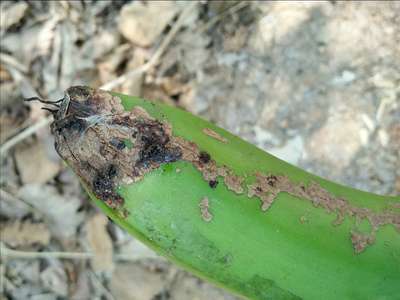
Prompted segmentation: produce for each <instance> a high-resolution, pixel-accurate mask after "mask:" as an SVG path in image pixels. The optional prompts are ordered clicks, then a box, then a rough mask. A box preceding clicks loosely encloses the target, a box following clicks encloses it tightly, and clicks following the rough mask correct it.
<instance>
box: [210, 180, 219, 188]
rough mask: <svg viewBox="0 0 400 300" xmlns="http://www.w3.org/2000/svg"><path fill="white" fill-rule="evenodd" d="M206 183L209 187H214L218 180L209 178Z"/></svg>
mask: <svg viewBox="0 0 400 300" xmlns="http://www.w3.org/2000/svg"><path fill="white" fill-rule="evenodd" d="M208 185H209V186H210V188H212V189H215V188H216V187H217V185H218V181H217V180H210V181H209V182H208Z"/></svg>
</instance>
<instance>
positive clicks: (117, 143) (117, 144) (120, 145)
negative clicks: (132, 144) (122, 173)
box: [110, 138, 126, 150]
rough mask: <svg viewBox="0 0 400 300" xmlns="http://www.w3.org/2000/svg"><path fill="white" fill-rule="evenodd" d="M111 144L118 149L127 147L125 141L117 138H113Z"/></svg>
mask: <svg viewBox="0 0 400 300" xmlns="http://www.w3.org/2000/svg"><path fill="white" fill-rule="evenodd" d="M110 144H111V145H112V146H113V147H114V148H116V149H117V150H123V149H124V148H125V147H126V145H125V143H124V141H122V140H120V139H117V138H112V139H111V141H110Z"/></svg>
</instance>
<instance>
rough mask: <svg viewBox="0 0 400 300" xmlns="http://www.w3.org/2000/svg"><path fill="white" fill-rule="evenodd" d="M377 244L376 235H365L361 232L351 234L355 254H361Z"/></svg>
mask: <svg viewBox="0 0 400 300" xmlns="http://www.w3.org/2000/svg"><path fill="white" fill-rule="evenodd" d="M374 242H375V233H374V234H363V233H359V232H355V231H352V232H351V243H352V244H353V248H354V252H355V253H356V254H359V253H361V252H363V251H364V250H365V248H367V247H368V246H369V245H372V244H373V243H374Z"/></svg>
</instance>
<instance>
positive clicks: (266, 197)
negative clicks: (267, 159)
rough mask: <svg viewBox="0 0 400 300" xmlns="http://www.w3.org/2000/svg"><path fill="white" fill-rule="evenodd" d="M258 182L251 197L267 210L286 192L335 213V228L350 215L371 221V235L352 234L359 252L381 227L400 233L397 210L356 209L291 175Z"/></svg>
mask: <svg viewBox="0 0 400 300" xmlns="http://www.w3.org/2000/svg"><path fill="white" fill-rule="evenodd" d="M255 175H256V181H255V182H254V183H253V184H251V185H248V190H247V195H248V196H249V197H254V196H256V197H258V198H259V199H260V200H261V209H262V210H263V211H266V210H268V208H269V207H270V206H271V205H272V203H273V202H274V200H275V198H276V196H277V195H278V194H279V193H280V192H286V193H288V194H290V195H292V196H295V197H297V198H299V199H303V200H308V201H310V202H311V203H312V204H313V205H314V206H315V207H320V208H323V209H325V211H326V212H328V213H335V214H336V219H335V221H334V222H333V225H335V226H337V225H340V224H341V223H342V222H343V220H344V218H345V217H346V216H348V217H354V218H356V223H357V224H360V223H361V221H362V220H364V219H365V220H367V221H368V222H369V223H370V224H371V232H370V233H369V234H362V235H360V234H356V233H352V236H351V240H352V242H353V245H354V249H355V251H356V253H360V252H362V251H363V250H364V249H365V247H367V246H368V245H370V244H372V243H373V242H374V241H375V235H376V232H377V231H378V229H379V227H380V226H383V225H386V224H391V225H393V226H394V227H395V228H396V229H397V230H398V231H400V214H398V213H395V212H393V211H388V210H384V211H381V212H374V211H372V210H371V209H368V208H363V207H356V206H352V205H350V204H349V203H348V201H346V200H345V199H344V198H342V197H336V196H334V195H332V194H330V193H329V192H328V191H327V190H325V189H324V188H323V187H321V186H320V185H319V184H318V183H316V182H311V183H310V184H308V186H305V185H304V184H302V183H295V182H293V181H291V180H290V179H289V178H288V177H287V176H282V175H272V174H268V175H265V174H262V173H260V172H257V173H256V174H255Z"/></svg>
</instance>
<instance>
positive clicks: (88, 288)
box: [0, 0, 400, 300]
mask: <svg viewBox="0 0 400 300" xmlns="http://www.w3.org/2000/svg"><path fill="white" fill-rule="evenodd" d="M0 9H1V10H0V13H1V14H0V41H1V44H0V62H1V64H0V87H1V104H0V133H1V135H0V144H1V146H0V154H1V160H0V164H1V178H0V192H1V194H0V196H1V211H0V233H1V265H0V294H1V296H0V299H2V300H3V299H35V300H42V299H46V300H51V299H121V300H131V299H132V300H136V299H139V300H163V299H174V300H175V299H179V300H180V299H182V300H187V299H198V300H206V299H238V298H237V297H236V296H233V295H231V294H229V293H228V292H225V291H222V290H220V289H218V288H216V287H214V286H212V285H210V284H208V283H205V282H203V281H202V280H200V279H198V278H196V277H194V276H192V275H190V274H188V273H186V272H184V271H182V270H180V269H179V268H177V267H176V266H174V265H171V264H170V263H168V262H167V261H166V260H164V259H163V258H161V257H158V256H157V255H156V254H154V253H153V252H152V251H151V250H149V249H148V248H146V247H145V246H144V245H142V244H141V243H140V242H138V241H136V240H135V239H133V238H132V237H129V236H128V235H127V234H126V233H124V232H123V231H122V230H120V229H119V228H118V227H116V226H115V225H114V224H113V223H111V222H110V221H109V220H108V219H107V218H106V217H105V216H104V215H103V214H101V213H100V212H99V210H98V209H96V208H95V207H93V206H92V205H91V204H90V202H89V201H88V199H87V196H86V195H85V194H84V193H83V191H82V189H81V187H80V185H79V183H78V180H77V179H76V178H75V177H74V175H73V174H72V172H71V171H70V170H68V169H67V168H66V167H65V166H64V164H63V163H62V162H61V161H60V159H59V157H58V156H57V154H56V152H55V150H54V147H53V138H52V136H51V134H50V132H49V127H48V124H49V122H50V121H51V119H50V117H49V116H48V113H47V112H46V111H43V110H41V109H40V106H41V105H39V104H38V103H31V102H30V103H24V102H23V101H22V99H23V98H24V97H32V96H40V97H42V98H43V99H51V100H55V99H59V98H61V97H62V96H63V91H64V90H65V89H66V88H68V87H69V86H71V85H76V84H84V85H90V86H93V87H103V88H106V89H112V90H115V91H120V92H123V93H127V94H131V95H139V96H142V97H144V98H147V99H158V100H161V101H164V102H165V103H168V104H170V105H175V106H179V107H181V108H183V109H185V110H188V111H191V112H193V113H194V114H196V115H199V116H201V117H203V118H205V119H207V120H210V121H212V122H215V123H216V124H218V125H219V126H222V127H224V128H225V129H227V130H229V131H231V132H233V133H235V134H237V135H239V136H241V137H242V138H244V139H245V140H247V141H249V142H251V143H253V144H255V145H257V146H259V147H260V148H263V149H265V150H267V151H269V152H271V153H272V154H274V155H276V156H278V157H280V158H282V159H284V160H286V161H289V162H291V163H293V164H295V165H298V166H300V167H302V168H305V169H307V170H309V171H311V172H313V173H315V174H318V175H321V176H323V177H326V178H329V179H331V180H334V181H337V182H340V183H344V184H346V185H350V186H353V187H356V188H359V189H363V190H366V191H372V192H376V193H383V194H394V195H399V194H400V153H399V152H400V150H399V149H400V47H399V45H400V2H398V1H392V2H381V1H377V2H372V1H369V2H361V1H358V2H348V1H346V2H340V1H326V2H323V1H318V2H316V1H315V2H278V1H272V2H266V1H263V2H255V1H254V2H240V1H229V2H221V1H212V2H211V1H199V2H183V1H177V2H174V1H166V2H161V1H158V2H153V1H132V2H130V1H119V0H117V1H89V0H81V1H60V2H56V1H49V2H46V1H43V2H40V1H29V0H27V1H19V2H15V1H2V2H1V3H0Z"/></svg>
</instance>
